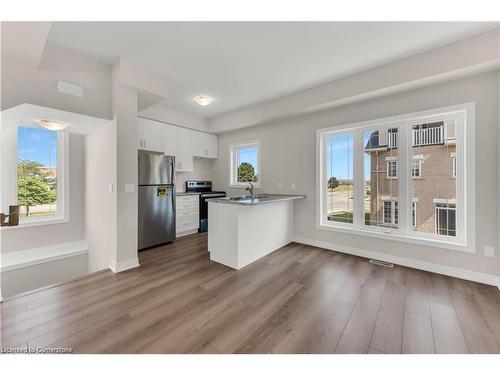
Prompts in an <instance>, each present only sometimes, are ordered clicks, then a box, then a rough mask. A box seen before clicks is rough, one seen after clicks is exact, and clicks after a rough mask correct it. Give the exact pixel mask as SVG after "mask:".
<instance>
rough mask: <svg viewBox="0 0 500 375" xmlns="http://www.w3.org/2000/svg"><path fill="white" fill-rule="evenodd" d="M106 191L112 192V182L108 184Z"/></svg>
mask: <svg viewBox="0 0 500 375" xmlns="http://www.w3.org/2000/svg"><path fill="white" fill-rule="evenodd" d="M108 191H109V192H110V193H112V192H113V184H109V185H108Z"/></svg>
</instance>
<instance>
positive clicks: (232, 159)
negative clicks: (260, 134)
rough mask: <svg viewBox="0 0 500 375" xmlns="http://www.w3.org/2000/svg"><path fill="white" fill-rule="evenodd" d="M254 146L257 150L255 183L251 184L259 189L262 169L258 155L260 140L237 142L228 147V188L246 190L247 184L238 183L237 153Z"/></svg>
mask: <svg viewBox="0 0 500 375" xmlns="http://www.w3.org/2000/svg"><path fill="white" fill-rule="evenodd" d="M252 146H256V148H257V171H258V174H257V181H256V182H252V184H253V186H254V187H256V188H260V187H261V184H262V169H261V163H260V160H261V155H260V140H253V141H246V142H238V143H233V144H230V145H229V151H228V152H229V184H228V187H230V188H246V187H248V185H249V182H238V181H237V176H238V170H237V168H238V167H237V151H238V150H239V149H243V148H250V147H252Z"/></svg>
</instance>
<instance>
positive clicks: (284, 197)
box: [207, 194, 306, 206]
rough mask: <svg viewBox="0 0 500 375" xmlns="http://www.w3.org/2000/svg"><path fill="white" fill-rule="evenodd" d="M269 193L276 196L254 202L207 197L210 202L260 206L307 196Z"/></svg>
mask: <svg viewBox="0 0 500 375" xmlns="http://www.w3.org/2000/svg"><path fill="white" fill-rule="evenodd" d="M269 195H275V196H276V198H273V199H267V200H264V201H259V202H252V201H251V200H247V201H235V200H229V199H224V198H211V199H207V202H209V203H225V204H237V205H240V206H259V205H261V204H268V203H274V202H280V201H289V200H295V199H303V198H306V196H305V195H303V194H300V195H288V194H287V195H282V196H280V195H279V194H269Z"/></svg>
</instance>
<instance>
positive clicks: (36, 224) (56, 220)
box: [0, 218, 69, 231]
mask: <svg viewBox="0 0 500 375" xmlns="http://www.w3.org/2000/svg"><path fill="white" fill-rule="evenodd" d="M64 223H69V219H65V218H50V219H38V220H29V221H25V222H20V223H19V225H15V226H11V227H8V226H7V227H0V230H1V231H6V230H16V229H26V228H34V227H40V226H44V225H53V224H64Z"/></svg>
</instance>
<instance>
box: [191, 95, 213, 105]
mask: <svg viewBox="0 0 500 375" xmlns="http://www.w3.org/2000/svg"><path fill="white" fill-rule="evenodd" d="M194 100H196V103H198V104H199V105H201V106H203V107H205V106H207V105H209V104H210V103H212V101H213V100H214V99H213V98H211V97H210V96H205V95H198V96H197V97H196V98H194Z"/></svg>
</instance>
